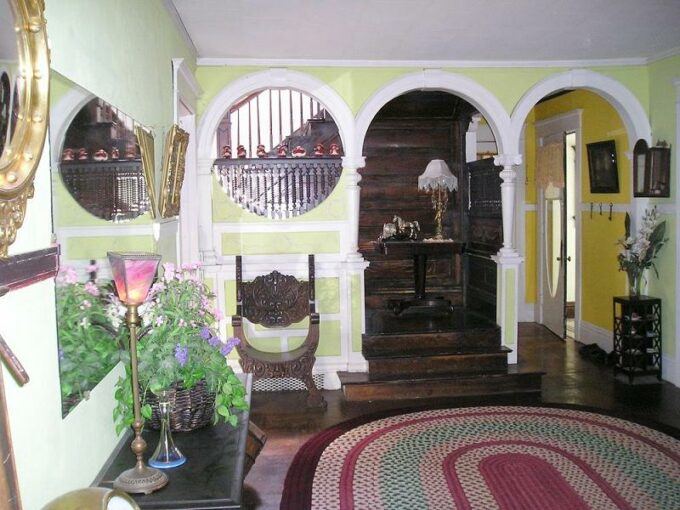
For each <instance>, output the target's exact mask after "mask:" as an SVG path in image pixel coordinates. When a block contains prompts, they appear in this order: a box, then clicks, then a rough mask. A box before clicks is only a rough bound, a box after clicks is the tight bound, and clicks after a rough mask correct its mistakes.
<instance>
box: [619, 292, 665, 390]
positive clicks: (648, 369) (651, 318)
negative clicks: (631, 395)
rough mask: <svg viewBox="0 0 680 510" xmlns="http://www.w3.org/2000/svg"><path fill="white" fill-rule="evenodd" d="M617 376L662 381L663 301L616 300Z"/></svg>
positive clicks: (625, 297) (642, 297) (631, 379)
mask: <svg viewBox="0 0 680 510" xmlns="http://www.w3.org/2000/svg"><path fill="white" fill-rule="evenodd" d="M613 307H614V355H615V362H614V374H617V373H619V372H620V373H623V374H626V375H627V376H628V379H629V381H630V382H632V381H633V378H634V377H635V376H638V375H656V376H657V377H658V378H659V379H661V299H658V298H653V297H649V296H640V297H638V298H632V297H629V296H620V297H615V298H614V304H613Z"/></svg>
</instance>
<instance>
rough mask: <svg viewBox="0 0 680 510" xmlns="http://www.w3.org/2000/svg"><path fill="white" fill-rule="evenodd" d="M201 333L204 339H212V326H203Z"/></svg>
mask: <svg viewBox="0 0 680 510" xmlns="http://www.w3.org/2000/svg"><path fill="white" fill-rule="evenodd" d="M200 335H201V338H202V339H203V340H210V338H211V337H212V333H211V332H210V328H209V327H208V326H203V327H202V328H201V333H200Z"/></svg>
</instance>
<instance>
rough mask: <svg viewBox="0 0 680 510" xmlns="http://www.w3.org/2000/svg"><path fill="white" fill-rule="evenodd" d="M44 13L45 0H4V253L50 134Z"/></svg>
mask: <svg viewBox="0 0 680 510" xmlns="http://www.w3.org/2000/svg"><path fill="white" fill-rule="evenodd" d="M44 12H45V5H44V0H0V85H1V87H0V89H2V90H1V91H0V96H1V97H0V137H2V142H1V143H0V145H1V148H2V153H1V154H0V257H6V256H7V250H8V248H9V246H10V245H11V244H12V243H13V242H14V240H15V239H16V233H17V230H18V229H19V228H20V227H21V225H22V223H23V220H24V215H25V212H26V201H27V200H28V199H29V198H31V197H32V196H33V178H34V176H35V171H36V169H37V166H38V162H39V161H40V156H41V154H42V150H43V146H44V144H45V136H46V134H47V112H48V95H49V51H48V47H47V33H46V27H45V16H44Z"/></svg>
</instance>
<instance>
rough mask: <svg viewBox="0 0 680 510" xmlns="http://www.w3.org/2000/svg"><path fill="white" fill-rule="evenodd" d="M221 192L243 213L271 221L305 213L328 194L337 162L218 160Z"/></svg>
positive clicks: (336, 173) (338, 170)
mask: <svg viewBox="0 0 680 510" xmlns="http://www.w3.org/2000/svg"><path fill="white" fill-rule="evenodd" d="M214 172H215V174H216V176H217V178H218V179H219V182H220V185H221V186H222V189H223V190H224V191H225V193H227V195H229V197H231V199H232V200H233V201H234V202H236V203H237V204H238V205H240V206H241V207H243V208H244V209H246V210H248V211H250V212H252V213H255V214H258V215H260V216H266V217H268V218H272V219H284V218H292V217H294V216H299V215H301V214H304V213H306V212H307V211H309V210H311V209H313V208H314V207H316V206H317V205H319V204H320V203H321V202H323V201H324V200H325V199H326V198H327V197H328V195H330V194H331V192H332V191H333V189H334V188H335V185H336V184H337V182H338V180H339V179H340V174H341V173H342V163H341V160H340V158H295V159H293V158H267V159H217V160H215V165H214Z"/></svg>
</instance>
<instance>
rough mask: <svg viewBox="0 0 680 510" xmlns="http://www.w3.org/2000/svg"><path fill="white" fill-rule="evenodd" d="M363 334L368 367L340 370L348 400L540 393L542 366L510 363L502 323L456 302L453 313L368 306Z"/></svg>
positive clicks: (364, 352)
mask: <svg viewBox="0 0 680 510" xmlns="http://www.w3.org/2000/svg"><path fill="white" fill-rule="evenodd" d="M367 320H368V322H367V331H368V333H367V334H365V335H363V349H362V352H363V355H364V357H365V358H366V360H367V361H368V367H369V369H368V373H356V372H338V376H339V377H340V382H341V383H342V389H343V392H344V395H345V398H346V399H347V400H351V401H366V400H394V399H415V398H434V397H462V396H477V395H479V396H482V395H502V394H515V393H540V391H541V377H542V375H543V373H542V372H523V371H519V370H518V369H517V367H515V366H511V367H509V366H508V359H507V356H508V354H509V353H510V352H512V351H511V350H510V349H508V348H507V347H504V346H502V345H501V338H500V328H499V327H498V326H497V325H496V324H493V323H491V322H489V321H487V320H486V319H484V318H483V317H481V316H479V315H477V314H474V313H471V312H466V311H465V310H464V309H462V308H456V310H455V311H454V312H453V313H452V314H451V315H442V316H439V317H432V316H426V315H418V314H417V313H413V314H405V315H404V316H399V317H397V316H394V315H393V314H392V313H391V312H389V311H380V312H372V313H370V316H369V317H367Z"/></svg>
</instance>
